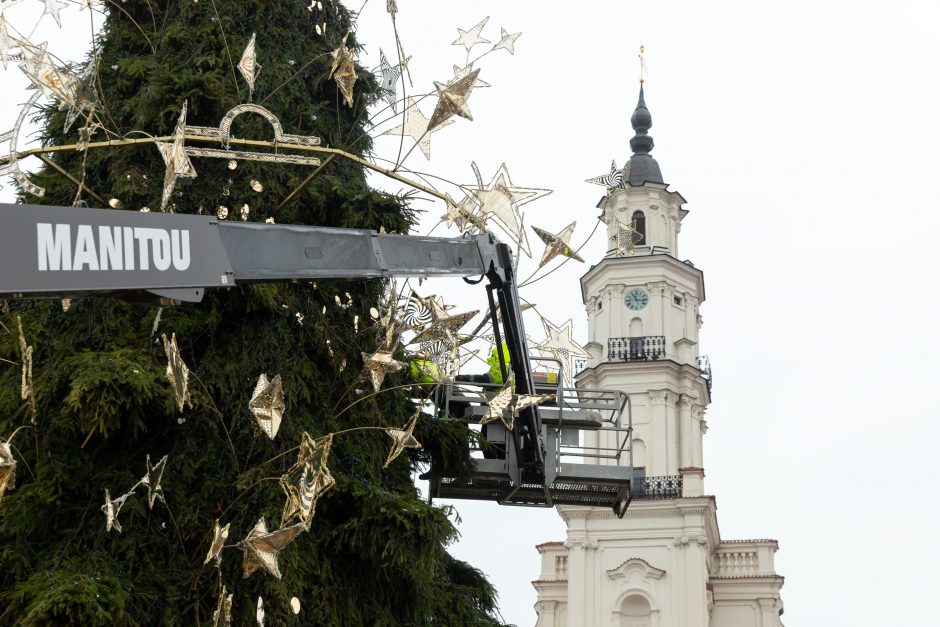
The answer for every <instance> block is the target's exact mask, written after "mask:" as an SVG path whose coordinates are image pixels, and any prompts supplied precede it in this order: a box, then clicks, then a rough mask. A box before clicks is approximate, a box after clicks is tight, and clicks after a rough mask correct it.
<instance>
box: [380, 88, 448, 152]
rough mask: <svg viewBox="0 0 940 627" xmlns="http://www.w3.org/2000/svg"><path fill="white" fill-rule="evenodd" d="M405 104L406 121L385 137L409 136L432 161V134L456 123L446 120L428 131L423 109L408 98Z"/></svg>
mask: <svg viewBox="0 0 940 627" xmlns="http://www.w3.org/2000/svg"><path fill="white" fill-rule="evenodd" d="M405 104H406V109H405V113H404V117H405V119H404V121H403V122H402V123H401V124H399V125H398V126H396V127H395V128H392V129H389V130H387V131H385V132H384V133H383V135H407V136H408V137H411V138H412V139H414V140H415V142H416V143H417V144H418V148H420V149H421V153H422V154H424V157H425V158H426V159H430V158H431V133H434V132H436V131H439V130H440V129H442V128H444V127H445V126H447V125H448V124H453V123H454V121H453V120H444V121H443V122H441V123H440V124H438V125H437V126H436V127H434V128H432V129H430V130H428V118H426V117H424V114H423V113H421V109H419V108H418V104H417V103H416V102H415V100H414V98H408V99H407V100H406V103H405Z"/></svg>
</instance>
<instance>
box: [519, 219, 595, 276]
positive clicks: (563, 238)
mask: <svg viewBox="0 0 940 627" xmlns="http://www.w3.org/2000/svg"><path fill="white" fill-rule="evenodd" d="M575 224H576V222H572V223H571V224H569V225H568V226H566V227H565V228H563V229H562V230H561V232H560V233H555V234H554V235H553V234H552V233H549V232H548V231H543V230H542V229H540V228H538V227H535V226H533V227H532V230H533V231H535V234H536V235H538V236H539V239H541V240H542V241H543V242H544V243H545V252H543V253H542V260H541V261H539V267H540V268H541V267H542V266H544V265H545V264H547V263H548V262H549V261H551V260H552V259H554V258H555V257H557V256H558V255H562V256H563V257H568V258H569V259H574V260H575V261H580V262H581V263H584V259H582V258H581V257H580V256H579V255H578V253H577V252H576V251H574V250H572V248H571V246H570V244H569V241H570V240H571V236H572V235H573V234H574V225H575Z"/></svg>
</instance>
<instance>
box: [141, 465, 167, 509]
mask: <svg viewBox="0 0 940 627" xmlns="http://www.w3.org/2000/svg"><path fill="white" fill-rule="evenodd" d="M167 457H168V455H164V456H163V459H161V460H160V461H158V462H157V464H156V466H151V465H150V455H147V474H146V475H144V477H143V479H141V480H140V482H141V483H142V484H143V485H145V486H147V505H148V506H149V507H150V509H153V504H154V503H155V502H156V500H157V499H160V500H161V501H163V504H164V505H166V499H164V498H163V486H161V485H160V482H161V481H162V480H163V471H164V470H166V460H167Z"/></svg>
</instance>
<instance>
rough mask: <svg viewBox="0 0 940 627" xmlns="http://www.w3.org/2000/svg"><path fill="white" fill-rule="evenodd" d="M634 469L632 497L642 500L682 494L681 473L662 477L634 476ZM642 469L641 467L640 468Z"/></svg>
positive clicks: (668, 497)
mask: <svg viewBox="0 0 940 627" xmlns="http://www.w3.org/2000/svg"><path fill="white" fill-rule="evenodd" d="M636 470H637V469H634V480H633V482H634V485H633V498H634V499H642V500H648V501H651V500H654V499H677V498H679V497H681V496H682V475H667V476H662V477H645V476H636V475H637V474H638V473H636ZM640 470H642V469H640Z"/></svg>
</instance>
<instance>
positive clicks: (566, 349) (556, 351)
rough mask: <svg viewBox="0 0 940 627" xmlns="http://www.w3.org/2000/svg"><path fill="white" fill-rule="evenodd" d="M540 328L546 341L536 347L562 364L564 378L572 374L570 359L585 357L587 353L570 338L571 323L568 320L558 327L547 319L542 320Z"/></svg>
mask: <svg viewBox="0 0 940 627" xmlns="http://www.w3.org/2000/svg"><path fill="white" fill-rule="evenodd" d="M542 326H543V327H544V328H545V335H546V339H545V341H544V342H542V343H541V344H539V345H538V347H539V348H541V349H542V350H545V351H548V352H549V353H550V354H551V355H552V357H554V358H555V359H557V360H558V361H560V362H561V363H562V365H563V366H564V368H565V377H566V378H567V377H568V376H569V374H568V373H570V372H572V364H571V361H572V358H574V357H576V356H577V357H587V353H586V352H585V350H584V348H582V347H581V345H580V344H578V343H577V342H575V341H574V340H573V339H572V338H571V334H572V331H573V326H574V325H573V322H572V321H571V319H570V318H569V319H568V320H567V321H566V322H565V323H564V324H562V325H561V326H560V327H558V326H555V325H554V324H552V322H551V321H550V320H548V319H547V318H542Z"/></svg>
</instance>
